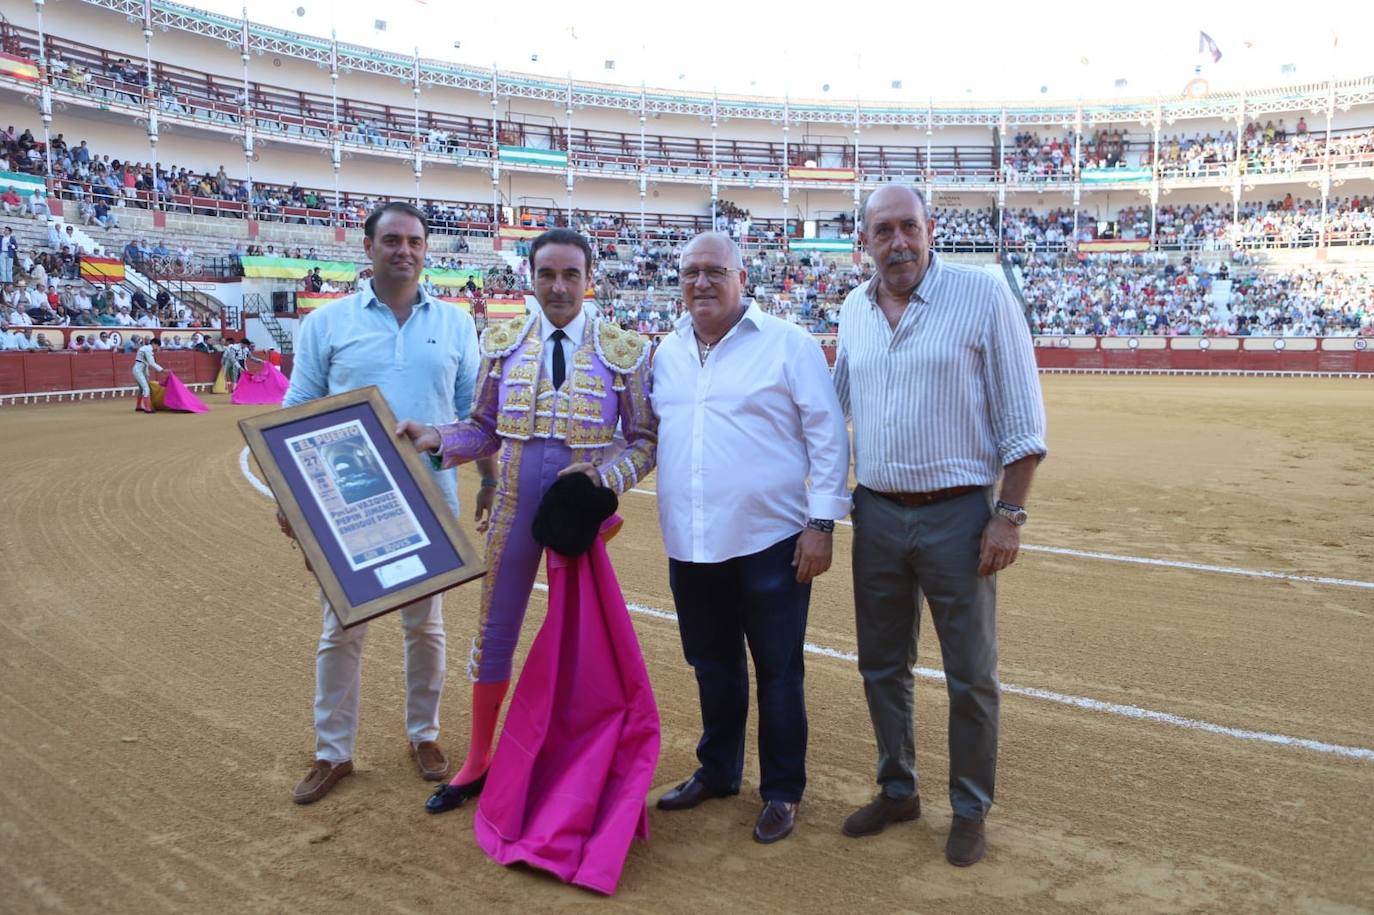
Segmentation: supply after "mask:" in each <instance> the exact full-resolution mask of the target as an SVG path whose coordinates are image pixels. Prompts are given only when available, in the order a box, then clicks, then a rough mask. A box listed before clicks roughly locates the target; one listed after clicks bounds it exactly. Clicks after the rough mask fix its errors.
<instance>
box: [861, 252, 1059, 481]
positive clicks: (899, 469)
mask: <svg viewBox="0 0 1374 915" xmlns="http://www.w3.org/2000/svg"><path fill="white" fill-rule="evenodd" d="M878 282H879V279H878V277H876V276H875V277H874V278H873V279H872V280H870V281H869V282H867V283H865V284H864V285H862V286H859V287H858V288H857V289H855V290H854V291H853V292H851V293H850V294H849V296H848V297H847V298H846V299H845V301H844V306H843V307H842V308H841V310H840V334H839V348H838V349H839V351H838V354H837V357H836V360H835V390H836V393H838V394H839V398H840V405H841V406H842V407H843V408H844V411H845V413H846V414H847V415H849V416H850V417H852V419H853V424H854V472H855V476H856V477H857V478H858V480H859V483H860V484H861V485H863V486H866V487H868V488H869V489H872V490H876V491H878V492H930V491H932V490H936V489H945V488H947V487H951V486H967V485H990V484H992V483H995V482H996V480H997V477H998V475H999V473H1000V472H1001V470H1002V468H1003V467H1004V466H1006V465H1007V464H1010V463H1012V462H1013V461H1016V460H1019V459H1021V458H1023V457H1026V456H1028V455H1032V454H1038V455H1041V456H1043V455H1044V454H1046V448H1045V407H1044V402H1043V400H1042V398H1041V395H1040V378H1039V376H1038V375H1037V373H1036V367H1035V352H1034V348H1033V346H1032V344H1031V338H1030V331H1029V330H1028V329H1027V327H1026V321H1025V318H1024V317H1022V315H1021V309H1020V308H1019V307H1018V306H1017V304H1016V300H1015V299H1014V298H1013V297H1012V294H1011V290H1010V289H1008V288H1007V287H1006V284H1005V283H1002V282H1000V281H999V280H998V279H997V278H996V277H993V276H991V275H989V274H987V273H985V272H984V271H982V270H980V269H978V268H976V267H966V266H963V265H959V264H946V263H944V262H943V261H942V260H941V259H940V258H939V257H938V256H936V255H935V254H933V253H932V254H931V256H930V266H929V267H928V268H927V270H926V273H925V276H924V277H922V279H921V283H920V285H918V286H917V287H916V289H915V291H914V292H913V293H912V294H911V300H910V303H909V304H908V305H907V308H906V311H905V312H903V313H902V317H901V319H900V320H899V321H898V322H897V326H896V328H895V329H894V328H893V327H892V325H891V324H889V323H888V320H887V317H886V316H885V315H884V314H883V312H882V309H881V308H879V307H878Z"/></svg>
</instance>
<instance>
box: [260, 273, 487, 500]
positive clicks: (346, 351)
mask: <svg viewBox="0 0 1374 915" xmlns="http://www.w3.org/2000/svg"><path fill="white" fill-rule="evenodd" d="M295 350H296V355H295V360H294V363H293V366H292V369H291V386H290V387H289V388H288V389H287V391H286V398H285V399H284V400H283V401H282V406H283V407H294V406H296V405H298V404H303V403H306V402H308V401H311V400H315V399H316V398H319V397H327V396H330V395H332V394H342V393H344V392H346V391H354V390H357V389H358V388H364V387H367V386H368V385H370V384H375V385H376V386H377V387H378V388H380V389H381V392H382V397H383V398H385V399H386V402H387V404H388V405H389V406H390V407H391V409H392V411H393V412H394V413H395V414H396V416H397V418H398V419H414V420H418V421H419V422H422V423H430V424H432V425H438V424H439V423H449V422H453V421H454V420H455V419H466V418H467V416H468V414H469V413H470V412H471V411H472V396H473V391H474V390H475V388H476V386H477V372H478V370H479V368H480V365H481V357H480V354H479V353H478V349H477V328H476V325H475V324H473V321H472V316H471V315H469V314H468V313H467V312H466V311H464V310H463V309H461V308H459V307H458V306H457V305H455V304H453V303H452V302H444V301H441V300H439V299H435V298H433V297H432V296H430V295H429V294H428V293H426V292H425V291H424V290H421V291H420V302H419V303H418V304H417V305H416V306H415V308H414V310H413V311H411V313H410V317H409V318H407V319H406V322H405V324H404V325H397V323H396V316H395V315H394V314H392V311H391V309H390V308H389V307H388V306H387V305H385V304H383V303H382V302H381V301H379V300H378V299H377V296H376V295H375V294H373V292H372V283H371V282H370V281H368V282H365V283H363V284H362V286H361V287H359V289H358V291H357V292H356V293H354V294H353V295H350V296H345V297H344V298H342V299H337V300H336V301H333V302H330V303H329V304H328V305H325V306H323V307H321V308H319V309H317V310H315V311H314V312H312V313H310V314H309V315H307V316H306V318H305V320H304V321H302V322H301V326H300V329H299V331H298V332H297V334H296V340H295ZM435 478H436V479H437V480H438V481H439V485H440V487H441V488H442V489H443V491H444V495H445V497H446V498H447V499H448V501H449V504H450V505H451V506H452V507H453V510H454V513H455V514H456V513H457V512H458V487H457V475H456V474H455V473H453V472H452V471H445V472H439V473H436V474H435Z"/></svg>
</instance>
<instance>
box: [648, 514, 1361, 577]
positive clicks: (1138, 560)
mask: <svg viewBox="0 0 1374 915" xmlns="http://www.w3.org/2000/svg"><path fill="white" fill-rule="evenodd" d="M630 492H633V493H637V494H638V495H641V496H653V495H657V493H655V492H654V491H653V490H652V489H631V490H630ZM838 523H839V524H844V525H849V524H851V522H849V521H840V522H838ZM1021 549H1023V550H1025V551H1026V552H1027V553H1053V554H1055V555H1058V556H1075V557H1077V558H1079V559H1100V560H1104V561H1106V562H1129V563H1132V564H1134V565H1142V566H1158V567H1162V568H1169V569H1187V570H1189V571H1191V572H1213V573H1215V574H1218V575H1244V576H1246V577H1248V578H1272V579H1277V580H1280V581H1305V582H1308V583H1310V584H1316V585H1332V586H1334V587H1338V588H1364V589H1367V590H1374V581H1359V580H1357V579H1353V578H1325V577H1323V576H1320V575H1295V574H1293V573H1291V572H1269V571H1266V570H1264V569H1242V568H1238V567H1236V566H1214V565H1207V564H1206V563H1202V562H1184V561H1182V560H1178V559H1151V558H1150V557H1148V556H1123V555H1121V554H1119V553H1096V552H1093V551H1091V550H1071V549H1069V548H1067V547H1062V546H1036V545H1034V544H1030V543H1023V544H1022V545H1021Z"/></svg>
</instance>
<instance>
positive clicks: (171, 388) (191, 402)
mask: <svg viewBox="0 0 1374 915" xmlns="http://www.w3.org/2000/svg"><path fill="white" fill-rule="evenodd" d="M163 387H164V388H166V389H167V390H166V392H165V393H164V394H163V395H162V409H164V410H173V411H176V412H178V413H206V412H209V410H210V408H209V407H207V406H206V405H205V404H204V403H202V402H201V399H200V398H199V397H197V396H196V395H194V394H192V393H191V389H190V388H188V387H186V385H184V384H182V383H181V379H180V378H178V377H177V376H176V373H175V372H168V373H167V381H166V382H164V384H163Z"/></svg>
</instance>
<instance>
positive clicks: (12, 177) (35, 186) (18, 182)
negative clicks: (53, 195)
mask: <svg viewBox="0 0 1374 915" xmlns="http://www.w3.org/2000/svg"><path fill="white" fill-rule="evenodd" d="M10 188H14V192H15V193H16V194H18V195H20V196H21V197H27V196H29V195H30V194H42V195H43V196H45V197H46V196H47V194H48V183H47V182H46V181H44V180H43V179H42V178H41V177H39V176H38V175H25V174H23V173H21V172H0V191H7V190H9V189H10Z"/></svg>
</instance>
